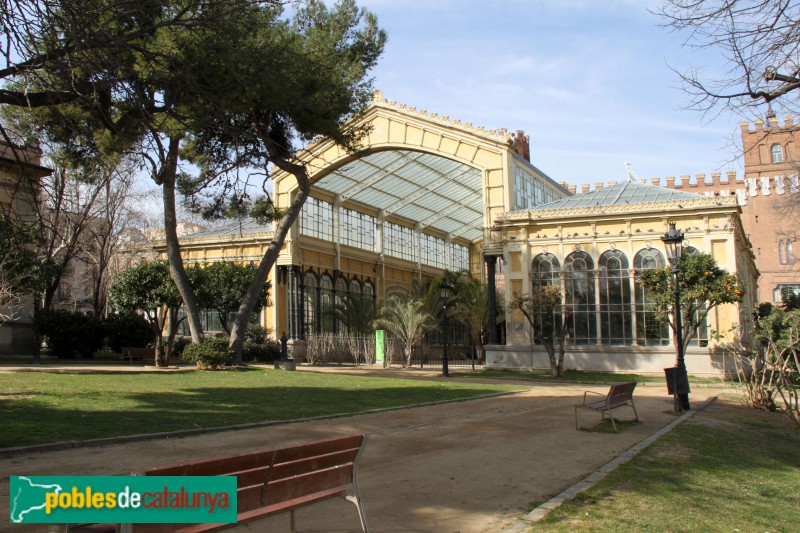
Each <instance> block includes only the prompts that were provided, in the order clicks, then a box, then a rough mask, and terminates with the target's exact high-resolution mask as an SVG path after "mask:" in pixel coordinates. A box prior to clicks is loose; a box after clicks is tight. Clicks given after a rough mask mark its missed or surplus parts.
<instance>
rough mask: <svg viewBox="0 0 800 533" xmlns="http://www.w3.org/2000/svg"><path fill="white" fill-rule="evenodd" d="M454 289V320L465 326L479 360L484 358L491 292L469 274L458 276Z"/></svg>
mask: <svg viewBox="0 0 800 533" xmlns="http://www.w3.org/2000/svg"><path fill="white" fill-rule="evenodd" d="M452 287H453V293H454V296H453V304H452V308H453V315H452V316H453V318H455V319H456V320H457V321H458V322H460V323H461V324H463V326H464V328H465V329H466V330H467V334H468V335H469V336H470V340H471V341H472V344H473V345H474V346H475V348H476V350H477V351H478V358H479V359H482V358H483V356H484V348H483V336H484V334H485V333H486V332H487V330H488V328H489V292H488V290H487V287H486V286H484V285H483V283H481V282H480V281H479V280H477V279H475V278H473V277H471V276H470V275H469V274H468V273H466V272H465V273H464V274H463V275H460V276H458V278H456V281H455V282H454V284H453V285H452Z"/></svg>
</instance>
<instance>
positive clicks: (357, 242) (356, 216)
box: [339, 209, 375, 251]
mask: <svg viewBox="0 0 800 533" xmlns="http://www.w3.org/2000/svg"><path fill="white" fill-rule="evenodd" d="M339 242H341V243H342V244H345V245H347V246H353V247H355V248H361V249H363V250H370V251H372V250H375V218H374V217H371V216H369V215H367V214H364V213H360V212H358V211H354V210H352V209H340V210H339Z"/></svg>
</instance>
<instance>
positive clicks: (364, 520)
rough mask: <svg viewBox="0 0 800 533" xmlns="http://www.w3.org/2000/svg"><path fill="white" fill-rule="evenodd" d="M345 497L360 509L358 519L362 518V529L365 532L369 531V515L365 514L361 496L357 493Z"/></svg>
mask: <svg viewBox="0 0 800 533" xmlns="http://www.w3.org/2000/svg"><path fill="white" fill-rule="evenodd" d="M344 499H345V500H347V501H349V502H351V503H352V504H353V505H355V506H356V509H357V510H358V519H359V520H361V530H362V531H363V532H364V533H369V528H368V527H367V515H366V514H364V507H363V506H362V505H361V498H359V497H358V495H356V496H345V497H344Z"/></svg>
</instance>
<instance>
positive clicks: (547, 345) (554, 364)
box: [542, 341, 560, 377]
mask: <svg viewBox="0 0 800 533" xmlns="http://www.w3.org/2000/svg"><path fill="white" fill-rule="evenodd" d="M542 346H544V349H545V351H546V352H547V358H548V359H550V371H551V372H552V374H553V377H558V376H559V375H560V374H559V371H558V361H556V350H555V347H554V346H553V343H552V342H545V341H543V342H542Z"/></svg>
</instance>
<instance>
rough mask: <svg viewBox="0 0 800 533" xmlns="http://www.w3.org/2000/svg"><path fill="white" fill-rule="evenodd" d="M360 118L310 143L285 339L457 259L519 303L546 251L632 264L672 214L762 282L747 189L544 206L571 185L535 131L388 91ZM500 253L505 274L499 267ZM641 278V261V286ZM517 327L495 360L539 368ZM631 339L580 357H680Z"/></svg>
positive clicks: (281, 298) (286, 257) (224, 240)
mask: <svg viewBox="0 0 800 533" xmlns="http://www.w3.org/2000/svg"><path fill="white" fill-rule="evenodd" d="M358 124H359V125H365V126H368V128H369V134H368V135H367V137H366V138H365V139H364V140H363V142H362V149H361V150H360V151H357V152H355V153H353V152H348V151H346V150H345V149H343V148H342V147H339V146H336V145H335V144H334V143H333V142H331V141H329V140H321V141H319V142H316V143H314V144H312V145H311V146H309V147H307V148H306V149H305V150H303V151H301V153H300V154H299V158H300V160H301V161H302V162H303V163H304V164H305V166H306V168H307V170H308V174H309V177H310V181H311V184H312V187H311V193H310V197H309V199H308V200H307V201H306V203H305V204H304V207H303V214H302V215H301V217H300V219H299V220H298V222H297V223H296V224H294V226H293V227H292V229H291V230H290V232H289V234H288V236H287V238H286V241H285V243H284V244H283V247H282V249H281V253H280V256H279V258H278V260H277V262H276V265H275V267H274V269H273V271H272V272H271V274H270V280H271V281H272V305H271V307H269V308H267V309H266V310H265V311H264V316H263V324H264V325H265V326H266V327H268V328H270V329H271V330H272V331H273V332H274V334H275V335H276V336H280V335H281V334H282V333H283V332H286V333H287V334H289V336H290V337H292V338H296V339H301V338H302V337H303V336H304V335H305V334H309V333H311V334H313V333H314V332H320V331H324V330H325V328H326V327H327V326H325V325H324V318H323V316H322V315H323V313H322V312H321V311H322V310H323V309H325V308H326V307H325V306H329V305H332V302H333V301H334V300H335V298H339V297H341V296H342V295H343V294H345V293H350V292H353V291H355V292H358V293H359V294H362V296H365V297H366V295H369V297H371V298H373V299H374V301H375V302H376V303H377V305H381V304H382V303H383V302H384V301H385V299H386V297H387V294H389V293H391V291H392V290H393V289H394V288H407V287H409V286H410V285H411V283H412V282H413V280H419V281H422V282H424V281H426V280H428V279H430V278H432V277H435V276H439V275H441V273H442V272H443V270H445V269H450V270H460V269H466V270H469V271H470V272H471V273H472V274H473V275H474V276H475V277H477V278H479V279H481V280H483V281H484V282H485V283H487V284H488V285H490V286H492V285H493V282H497V286H498V287H500V288H501V289H502V291H503V292H504V296H505V299H506V301H508V300H509V299H510V298H511V296H512V294H513V293H514V292H519V293H524V292H526V291H528V290H529V288H530V286H531V275H532V273H531V261H532V260H533V259H534V258H535V257H536V255H537V254H540V253H542V252H543V251H545V250H546V251H548V252H549V253H551V254H553V255H554V256H555V257H558V258H559V260H561V262H562V264H563V261H564V259H565V258H566V257H568V256H569V254H571V253H573V252H575V251H583V252H585V253H586V254H588V257H591V258H592V260H593V261H594V262H595V264H596V262H597V261H598V259H599V258H600V257H601V255H602V254H603V253H604V252H606V251H608V250H612V251H616V254H617V255H619V254H624V255H625V256H626V257H627V258H628V260H629V261H631V262H632V261H633V259H634V257H635V256H636V254H637V252H639V251H640V250H642V249H649V248H654V247H655V248H660V249H662V250H663V245H662V243H661V240H660V237H661V236H662V235H663V234H664V232H665V231H666V228H667V223H668V222H675V223H676V224H677V226H678V228H679V229H682V230H683V231H685V234H686V242H685V244H686V245H688V246H691V247H693V248H696V249H697V250H700V251H703V252H707V253H711V254H713V256H714V257H715V259H717V261H718V263H719V264H720V266H722V267H723V268H726V269H728V270H729V271H730V272H734V273H736V274H737V275H739V276H740V277H741V278H743V279H744V280H745V283H746V285H748V287H749V288H751V290H752V291H753V293H754V291H755V288H756V283H757V271H756V269H755V266H754V263H753V257H752V253H751V252H750V248H749V243H748V241H747V236H746V235H745V234H744V233H743V232H742V231H741V224H740V218H739V217H740V213H739V208H738V207H737V205H736V201H735V198H701V197H699V196H696V195H689V196H687V197H685V198H684V200H682V201H680V202H663V201H662V202H660V203H659V202H656V203H652V202H651V203H650V204H647V205H645V204H641V205H634V204H630V205H610V206H595V207H591V206H590V207H585V208H572V209H546V208H541V209H539V208H538V206H542V205H549V204H551V203H553V202H557V201H561V200H564V199H567V198H569V197H570V196H571V193H570V191H569V190H568V189H567V188H566V186H565V185H564V184H563V183H562V184H558V183H556V182H554V181H553V180H552V179H550V178H549V177H547V176H546V175H544V174H542V173H541V172H540V171H539V170H538V169H536V168H535V167H534V166H533V165H531V164H530V163H529V162H528V161H527V160H526V159H525V157H523V156H524V155H527V153H528V152H529V150H528V149H527V138H526V137H524V136H523V133H522V132H516V136H515V135H512V134H509V132H508V131H507V130H487V129H485V128H482V127H474V126H473V125H472V124H463V123H461V122H460V121H458V120H451V119H450V118H449V117H440V116H438V115H437V114H435V113H428V112H427V111H424V110H417V109H415V108H413V107H407V106H404V105H401V104H396V103H394V102H390V101H387V100H385V99H384V98H383V97H382V95H380V94H378V95H376V98H375V101H374V104H373V105H372V106H371V108H370V109H369V110H368V111H367V112H366V113H365V114H364V115H363V116H362V117H361V118H360V119H359V122H358ZM521 142H524V145H523V146H522V148H523V149H520V144H519V143H521ZM273 179H274V188H273V198H274V200H275V203H276V206H277V207H278V208H286V207H288V206H289V205H290V204H291V201H292V199H293V198H294V197H295V195H296V194H297V190H298V189H297V183H296V181H295V179H294V176H292V175H290V174H287V173H285V172H275V174H274V175H273ZM643 186H644V185H643ZM631 187H632V186H631ZM647 187H652V188H653V189H658V190H666V189H659V188H658V187H656V186H654V185H647ZM587 192H588V191H587ZM575 198H578V197H575ZM271 238H272V234H271V233H270V232H269V231H262V232H261V233H258V232H255V233H254V232H252V231H251V232H250V233H248V232H241V233H240V234H238V235H224V236H222V235H220V234H218V233H217V234H215V235H213V236H206V237H202V238H195V237H190V238H188V239H183V240H182V245H183V249H184V256H185V257H186V258H187V259H188V260H189V261H197V262H203V261H214V260H218V259H222V258H225V259H229V260H236V261H258V260H260V258H261V255H262V254H263V251H264V250H265V248H266V246H267V245H268V243H269V241H270V240H271ZM498 259H500V260H502V264H498V263H497V261H496V260H498ZM495 264H498V269H499V270H501V271H502V273H499V274H498V275H497V277H495V276H494V274H495V272H494V268H495ZM635 277H636V272H635V269H634V268H633V267H632V266H631V267H630V280H631V283H634V280H635ZM747 298H748V300H747V301H746V302H744V303H743V304H741V305H739V306H733V305H729V306H723V307H721V308H719V309H717V310H715V312H714V313H712V316H711V317H710V320H709V329H714V330H717V331H721V332H725V331H728V330H729V329H730V328H731V326H732V325H734V324H743V325H745V329H747V320H748V319H749V309H751V308H752V304H753V303H754V302H752V301H751V297H750V296H749V295H748V297H747ZM632 305H635V304H632ZM632 312H633V311H632ZM505 333H506V335H505V340H506V345H504V346H500V345H498V346H490V347H488V348H487V364H488V365H489V366H499V367H507V368H530V367H537V366H538V363H536V362H535V360H536V358H537V357H538V355H536V352H537V349H536V347H534V346H532V343H531V339H530V336H529V335H528V332H527V331H526V328H525V326H524V323H523V322H522V321H521V320H520V317H518V316H514V315H513V314H510V313H509V314H507V323H506V325H505ZM501 337H502V335H501ZM629 340H630V342H628V343H627V344H626V345H619V346H617V345H609V344H607V343H604V341H603V339H602V338H598V339H595V340H594V341H592V342H589V343H588V344H584V345H575V346H573V347H571V348H570V349H569V350H568V351H569V352H570V353H572V354H574V357H573V359H572V360H568V362H567V366H570V365H571V364H572V365H573V366H582V367H584V368H597V369H605V370H644V371H648V370H653V371H655V370H656V369H657V368H664V367H666V366H671V363H669V364H665V362H669V359H672V360H673V361H674V349H673V348H672V347H671V346H669V344H666V345H661V346H642V345H639V344H637V342H636V339H635V338H634V336H632V337H631V339H629ZM626 342H627V340H626ZM714 349H715V342H712V341H711V340H709V342H708V343H707V345H706V344H704V345H702V346H698V347H697V349H695V350H694V352H693V354H694V355H696V356H697V357H700V356H701V354H704V355H703V357H705V359H704V360H703V361H704V362H703V363H702V365H701V366H702V369H701V370H699V371H702V372H715V371H719V370H720V368H719V364H718V362H716V360H715V359H714V357H716V356H715V355H714V353H715V352H714ZM545 366H546V365H545ZM696 371H698V370H697V369H696V368H695V369H693V368H692V367H691V365H690V372H696Z"/></svg>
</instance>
